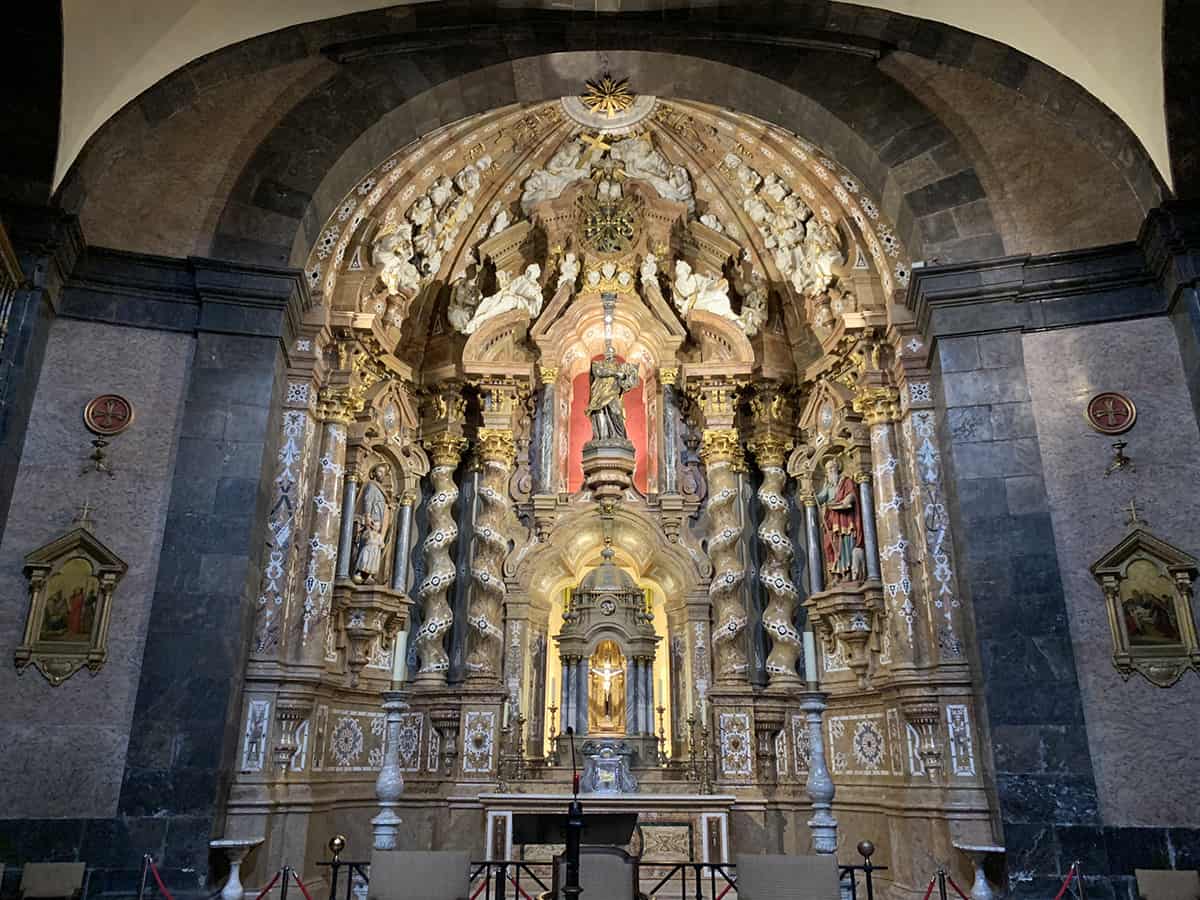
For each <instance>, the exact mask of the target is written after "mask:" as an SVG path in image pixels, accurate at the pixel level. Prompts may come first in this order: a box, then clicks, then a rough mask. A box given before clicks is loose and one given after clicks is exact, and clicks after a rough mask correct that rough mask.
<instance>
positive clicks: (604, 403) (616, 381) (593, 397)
mask: <svg viewBox="0 0 1200 900" xmlns="http://www.w3.org/2000/svg"><path fill="white" fill-rule="evenodd" d="M637 383H638V372H637V366H635V365H633V363H619V362H617V357H616V354H615V353H614V352H613V348H612V347H611V346H610V347H609V348H608V349H607V350H606V351H605V353H604V359H598V360H596V361H595V362H593V363H592V372H591V393H590V394H589V395H588V405H587V410H586V412H587V414H588V416H589V417H591V420H592V440H594V441H604V440H612V439H617V440H622V441H627V440H629V435H628V434H626V432H625V405H624V404H623V403H622V402H621V398H622V397H623V396H624V395H625V394H627V393H629V392H630V391H631V390H633V389H634V388H635V387H637Z"/></svg>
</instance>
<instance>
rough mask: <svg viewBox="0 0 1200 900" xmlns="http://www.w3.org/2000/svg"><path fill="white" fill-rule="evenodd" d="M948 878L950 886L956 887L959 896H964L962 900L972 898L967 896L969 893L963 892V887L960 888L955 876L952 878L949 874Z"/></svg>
mask: <svg viewBox="0 0 1200 900" xmlns="http://www.w3.org/2000/svg"><path fill="white" fill-rule="evenodd" d="M946 880H947V881H948V882H950V887H952V888H954V893H956V894H958V896H960V897H962V900H970V898H969V897H967V895H966V894H964V893H963V891H962V888H960V887H959V886H958V885H957V884H955V883H954V879H953V878H951V877H950V876H949V875H947V876H946Z"/></svg>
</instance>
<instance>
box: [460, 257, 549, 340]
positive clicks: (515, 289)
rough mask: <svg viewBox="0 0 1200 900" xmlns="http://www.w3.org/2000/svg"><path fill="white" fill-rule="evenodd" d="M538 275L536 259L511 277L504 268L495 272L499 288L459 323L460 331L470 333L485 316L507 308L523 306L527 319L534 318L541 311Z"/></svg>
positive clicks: (539, 268)
mask: <svg viewBox="0 0 1200 900" xmlns="http://www.w3.org/2000/svg"><path fill="white" fill-rule="evenodd" d="M541 277H542V268H541V266H539V265H538V264H537V263H531V264H530V265H529V266H528V267H527V268H526V269H525V271H524V272H523V273H522V274H520V275H518V276H517V277H516V278H513V279H511V280H509V275H508V273H507V272H504V271H500V272H497V273H496V279H497V280H498V281H499V282H500V290H498V291H497V292H496V293H494V294H492V295H491V296H490V297H485V298H484V299H483V301H482V302H481V303H480V304H479V308H478V309H476V310H475V315H474V316H472V317H471V321H469V322H468V323H467V324H466V325H465V326H464V327H463V329H462V332H463V334H474V333H475V331H476V330H478V328H479V326H480V325H482V324H483V323H484V322H486V321H487V320H488V319H494V318H495V317H496V316H498V315H500V314H501V313H506V312H508V311H509V310H510V309H524V310H526V311H527V312H528V313H529V317H530V318H531V319H536V318H537V316H538V313H540V312H541V311H542V286H541V284H540V279H541Z"/></svg>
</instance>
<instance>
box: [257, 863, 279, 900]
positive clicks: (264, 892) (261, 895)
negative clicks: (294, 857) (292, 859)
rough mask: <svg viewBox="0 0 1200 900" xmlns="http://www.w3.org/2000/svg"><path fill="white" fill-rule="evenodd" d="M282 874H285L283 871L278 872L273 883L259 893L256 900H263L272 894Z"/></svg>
mask: <svg viewBox="0 0 1200 900" xmlns="http://www.w3.org/2000/svg"><path fill="white" fill-rule="evenodd" d="M281 874H283V869H280V870H279V871H278V872H276V873H275V877H274V878H272V879H271V883H270V884H268V885H267V886H266V887H265V888H263V889H262V890H261V891H259V892H258V896H257V897H255V898H254V900H262V898H263V897H265V896H267V894H269V893H271V888H273V887H275V883H276V882H277V881H279V876H280V875H281Z"/></svg>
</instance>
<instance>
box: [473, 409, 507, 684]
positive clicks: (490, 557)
mask: <svg viewBox="0 0 1200 900" xmlns="http://www.w3.org/2000/svg"><path fill="white" fill-rule="evenodd" d="M478 453H479V462H480V465H481V467H482V469H483V475H482V477H481V478H480V483H479V515H478V516H477V517H476V519H475V555H474V558H473V559H472V561H471V577H472V578H473V579H474V580H475V589H474V590H473V591H472V592H471V602H470V605H469V606H468V608H467V623H468V625H469V626H470V629H471V631H470V635H471V637H470V645H469V646H470V652H469V654H468V656H467V670H468V672H469V673H470V674H469V676H468V677H473V678H499V677H500V659H501V655H502V653H503V651H504V629H503V628H502V627H501V624H500V623H501V620H502V618H503V616H504V595H505V587H504V569H503V565H504V557H505V555H506V554H507V553H508V537H507V535H506V534H505V529H504V525H505V519H506V518H507V516H508V510H509V505H510V501H509V499H508V480H509V478H510V477H511V476H512V471H513V463H514V461H515V460H516V458H517V449H516V443H515V441H514V440H513V433H512V431H511V430H510V429H507V428H480V429H479V448H478Z"/></svg>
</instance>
